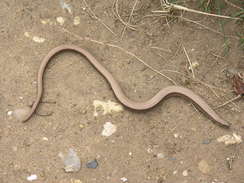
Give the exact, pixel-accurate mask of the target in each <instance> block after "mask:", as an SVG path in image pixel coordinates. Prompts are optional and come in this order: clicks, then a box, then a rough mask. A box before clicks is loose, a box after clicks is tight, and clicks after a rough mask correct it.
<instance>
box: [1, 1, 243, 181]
mask: <svg viewBox="0 0 244 183" xmlns="http://www.w3.org/2000/svg"><path fill="white" fill-rule="evenodd" d="M61 2H62V1H61ZM134 2H135V1H130V0H124V1H118V12H119V15H120V16H121V18H122V19H123V20H124V21H125V22H128V19H130V24H131V25H135V29H136V30H131V29H130V28H129V27H127V28H126V29H125V30H124V27H125V26H124V25H123V24H122V23H121V21H120V20H119V19H118V16H116V15H115V14H114V11H113V10H114V8H113V4H114V1H113V0H108V1H98V0H90V1H88V0H87V4H85V3H84V1H78V0H73V1H67V2H66V3H68V5H70V6H69V7H70V8H71V9H70V10H71V11H70V12H68V11H67V9H66V10H64V9H62V7H61V5H60V2H59V1H58V0H55V1H48V0H43V1H41V0H39V1H27V0H22V1H16V0H1V2H0V22H1V24H0V38H1V42H0V48H1V49H0V64H1V67H0V83H1V85H0V104H1V105H0V122H1V123H0V182H1V183H13V182H18V183H22V182H27V177H28V176H29V175H31V174H36V175H37V180H35V181H34V182H37V183H38V182H50V183H54V182H55V183H64V182H65V183H69V182H70V183H72V182H77V183H78V182H83V183H92V182H97V183H105V182H106V183H115V182H122V180H121V178H122V177H125V178H127V179H128V182H130V183H197V182H200V183H213V182H214V183H243V182H244V167H243V165H244V156H243V154H244V147H243V143H241V144H238V145H232V146H225V145H224V144H223V143H218V142H217V141H216V139H217V138H218V137H220V136H223V135H226V134H232V133H233V132H235V133H237V134H239V135H242V136H243V133H244V121H243V119H244V113H243V110H244V103H243V100H238V101H235V102H234V103H232V104H229V105H226V106H224V107H221V108H219V109H217V110H216V111H217V113H218V114H219V115H220V116H221V117H222V118H224V119H226V120H227V121H230V122H231V123H232V127H231V129H223V128H221V127H219V126H217V125H215V124H213V123H212V122H211V120H209V119H208V118H207V117H206V116H205V115H203V114H202V113H201V112H199V111H198V110H196V109H195V108H194V106H193V105H192V104H191V103H190V102H189V101H187V100H184V99H182V98H177V97H173V98H170V99H168V100H166V101H164V102H161V103H160V104H159V105H158V106H157V107H155V108H153V109H152V110H149V111H145V112H136V111H132V110H129V109H127V108H124V111H123V112H117V113H111V114H108V115H101V113H99V115H98V116H97V117H94V115H93V114H94V106H93V101H94V100H101V101H108V100H111V101H114V102H118V103H119V101H118V100H117V99H116V98H115V96H114V95H113V92H112V90H111V89H110V87H109V85H108V84H107V82H106V81H105V80H104V78H103V77H102V76H101V75H100V74H98V72H97V71H96V70H95V69H94V68H93V67H92V66H91V65H90V64H89V63H88V62H87V61H86V60H85V58H83V57H81V56H80V55H79V54H75V53H73V52H64V53H62V54H59V55H57V56H56V57H55V58H53V60H52V62H51V63H50V64H49V65H48V69H47V72H46V75H45V93H44V96H43V99H42V101H43V103H41V105H40V106H39V108H38V111H37V114H39V115H34V116H33V117H32V118H31V119H30V120H29V121H28V122H27V123H25V124H23V123H21V122H18V121H17V120H16V119H14V117H12V116H11V115H7V113H8V112H9V111H12V110H15V109H16V108H19V107H23V106H26V105H29V104H31V103H32V102H33V101H34V100H35V95H36V75H37V71H38V68H39V65H40V63H41V60H42V59H43V57H44V56H45V55H46V54H47V53H48V51H49V50H50V49H52V48H54V47H56V46H58V45H60V44H64V43H65V44H75V45H77V46H80V47H82V48H85V49H87V50H89V51H90V52H91V53H92V54H93V55H94V56H95V57H96V58H97V59H98V60H99V61H100V62H101V63H102V64H103V65H105V66H106V68H107V69H108V70H109V71H110V72H111V73H112V74H113V75H114V77H115V78H116V79H117V80H118V81H119V83H120V84H121V86H122V88H123V89H124V91H125V92H126V94H127V95H128V96H129V97H130V98H132V99H134V100H138V101H143V100H146V99H149V98H150V97H152V96H153V95H154V94H155V93H156V92H157V91H159V90H160V89H161V88H164V87H166V86H168V85H172V84H173V83H172V81H169V80H168V79H167V78H165V77H163V76H162V75H160V74H157V73H156V72H154V71H152V70H151V69H149V68H148V67H147V66H145V65H144V64H143V63H141V62H140V61H139V60H138V59H137V58H136V57H135V56H133V55H130V54H128V51H129V52H130V53H133V54H135V55H136V56H137V57H138V58H141V59H142V60H143V61H144V62H146V63H147V64H149V65H150V66H152V67H153V68H154V69H156V70H158V71H160V72H161V73H163V74H165V75H166V76H168V77H170V78H172V80H173V81H174V82H175V83H177V84H178V85H182V86H184V87H187V88H190V89H192V90H193V91H194V92H195V93H197V94H199V95H201V96H202V97H203V98H204V99H205V100H206V101H207V102H208V103H209V104H210V105H211V106H212V107H216V106H219V105H220V104H222V103H224V102H226V101H227V100H229V99H231V98H233V97H235V94H234V93H233V89H232V84H231V81H230V80H229V79H228V78H227V77H226V73H225V72H224V71H225V70H226V69H229V68H235V69H237V68H238V69H243V67H244V66H243V50H242V49H241V47H240V46H239V39H238V37H237V33H240V32H241V30H244V29H243V25H242V24H238V23H236V22H234V21H230V20H224V19H216V18H214V17H207V16H203V15H198V14H192V13H186V12H185V13H184V14H183V17H184V18H187V19H190V20H193V21H196V22H197V23H201V24H203V25H205V26H206V27H208V28H210V29H212V30H208V29H206V27H205V28H204V27H202V26H200V25H197V24H195V23H192V22H190V21H189V20H186V19H185V20H183V19H179V18H178V19H177V18H173V17H168V18H167V19H166V18H165V16H162V15H161V14H159V13H152V11H154V10H160V2H159V1H156V0H152V1H149V0H143V1H138V2H137V5H136V6H135V7H134V11H133V14H132V16H131V18H129V17H130V14H131V11H132V9H133V5H134ZM183 5H184V6H186V7H190V8H194V9H198V7H197V5H196V3H195V2H194V1H187V3H184V4H183ZM69 7H68V8H69ZM233 11H235V9H234V8H231V7H229V8H227V9H224V11H223V12H222V13H223V14H226V15H229V14H230V13H231V12H233ZM93 13H94V14H93ZM180 14H181V13H180V12H176V14H175V16H177V15H180ZM159 15H160V16H159ZM76 16H79V17H80V23H79V22H78V23H77V25H74V22H73V21H74V18H75V17H76ZM57 17H63V18H64V20H65V22H64V24H63V25H60V23H58V22H57V20H56V19H57ZM59 20H60V18H59ZM220 22H222V23H223V25H222V26H220ZM61 23H62V22H61ZM123 30H124V33H123ZM122 33H123V36H122ZM223 34H224V36H223ZM34 36H37V37H34ZM33 37H34V39H33ZM82 37H83V38H84V37H86V38H89V39H86V40H82ZM38 38H39V39H38ZM40 38H42V39H40ZM38 41H39V42H38ZM96 41H98V42H96ZM101 43H104V44H101ZM106 43H110V45H107V44H106ZM111 44H112V45H116V46H118V47H120V48H123V49H118V47H117V48H116V47H112V46H111ZM183 48H185V49H186V52H187V54H188V56H189V58H190V60H191V62H192V63H194V64H195V65H196V63H198V65H196V66H195V67H194V74H195V79H193V77H192V76H193V75H192V73H191V72H190V71H189V69H188V67H189V62H188V60H187V57H186V54H185V52H184V50H183ZM50 112H52V114H51V115H49V116H41V114H48V113H50ZM100 112H102V111H100ZM106 122H111V123H112V124H114V125H116V126H117V131H116V132H115V133H114V134H113V135H111V136H109V137H104V136H102V135H101V132H102V130H103V125H104V124H105V123H106ZM69 148H73V149H74V150H75V151H76V152H77V154H78V156H79V157H80V159H81V161H82V168H81V169H80V171H79V172H76V173H65V172H64V169H63V166H64V165H63V163H62V161H61V159H60V158H59V157H58V154H59V152H67V150H68V149H69ZM160 153H161V154H160ZM159 155H161V156H159ZM94 158H97V160H98V163H99V166H98V167H97V168H96V169H88V168H86V162H87V161H89V160H92V159H94ZM227 158H231V159H233V162H232V163H231V162H230V161H227ZM201 161H202V162H205V163H202V164H203V165H202V166H203V167H201V163H200V162H201ZM228 162H229V163H231V169H230V168H229V164H228ZM199 163H200V167H199Z"/></svg>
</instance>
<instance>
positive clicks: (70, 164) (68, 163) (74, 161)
mask: <svg viewBox="0 0 244 183" xmlns="http://www.w3.org/2000/svg"><path fill="white" fill-rule="evenodd" d="M59 157H60V158H61V159H62V160H63V163H64V170H65V172H78V171H79V170H80V167H81V162H80V158H79V157H78V156H77V154H76V152H75V151H74V150H73V149H72V148H70V149H69V152H68V154H67V155H66V156H64V155H63V153H59Z"/></svg>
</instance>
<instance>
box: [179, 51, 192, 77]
mask: <svg viewBox="0 0 244 183" xmlns="http://www.w3.org/2000/svg"><path fill="white" fill-rule="evenodd" d="M182 47H183V50H184V53H185V55H186V58H187V61H188V62H189V68H190V70H191V72H192V77H193V79H195V73H194V70H193V67H192V63H191V60H190V58H189V55H188V53H187V51H186V49H185V47H184V46H182Z"/></svg>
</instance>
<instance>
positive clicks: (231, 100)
mask: <svg viewBox="0 0 244 183" xmlns="http://www.w3.org/2000/svg"><path fill="white" fill-rule="evenodd" d="M241 97H242V95H237V96H236V97H234V98H232V99H230V100H228V101H226V102H224V103H223V104H221V105H219V106H218V107H216V108H215V109H219V108H221V107H224V106H226V105H227V104H229V103H233V102H234V101H236V100H237V99H240V98H241Z"/></svg>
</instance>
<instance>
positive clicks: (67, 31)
mask: <svg viewBox="0 0 244 183" xmlns="http://www.w3.org/2000/svg"><path fill="white" fill-rule="evenodd" d="M61 30H62V31H63V32H66V33H68V34H70V35H72V36H74V37H76V38H77V39H79V40H82V41H84V40H85V41H90V42H93V43H97V44H100V45H104V46H110V47H113V48H117V49H119V50H121V51H123V52H125V53H126V54H128V55H130V56H132V57H134V58H136V59H137V60H138V61H139V62H141V63H142V64H143V65H145V66H146V67H148V68H149V69H150V70H152V71H154V72H156V73H157V74H159V75H161V76H163V77H165V78H167V79H168V80H169V81H171V82H172V83H173V84H174V85H177V83H176V82H175V81H174V80H173V79H172V78H170V77H169V76H166V75H165V74H163V73H161V72H160V71H158V70H157V69H154V68H153V67H152V66H150V65H149V64H147V63H146V62H145V61H143V60H142V59H141V58H139V57H138V56H136V55H135V54H134V53H132V52H129V51H127V50H125V49H124V48H122V47H120V46H117V45H114V44H110V43H104V42H101V41H97V40H94V39H91V38H89V37H80V36H79V35H77V34H75V33H73V32H70V31H69V30H67V29H65V28H61Z"/></svg>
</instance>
